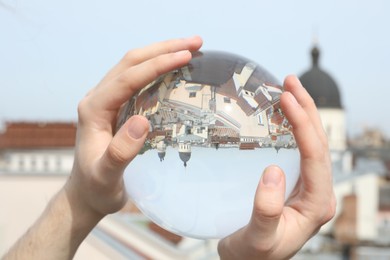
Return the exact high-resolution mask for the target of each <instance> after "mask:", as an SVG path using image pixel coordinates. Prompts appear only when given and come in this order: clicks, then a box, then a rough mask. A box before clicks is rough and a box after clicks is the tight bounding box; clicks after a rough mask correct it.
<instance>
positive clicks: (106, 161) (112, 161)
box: [99, 116, 149, 183]
mask: <svg viewBox="0 0 390 260" xmlns="http://www.w3.org/2000/svg"><path fill="white" fill-rule="evenodd" d="M148 130H149V122H148V120H147V119H146V118H145V117H142V116H133V117H131V118H130V119H129V120H128V121H127V122H126V123H125V124H124V125H123V126H122V127H121V128H120V129H119V131H118V132H117V133H116V135H115V136H114V138H113V139H112V141H111V142H110V144H109V145H108V147H107V149H106V151H105V153H104V154H103V156H102V157H101V159H100V160H99V168H100V169H101V172H102V173H103V176H102V178H103V180H105V181H106V182H109V183H111V182H114V183H115V182H117V181H118V180H119V179H120V178H119V177H121V176H122V174H123V170H124V169H125V168H126V166H127V165H128V164H129V163H130V162H131V161H132V160H133V159H134V157H135V156H136V155H137V154H138V152H139V150H140V149H141V148H142V147H143V145H144V142H145V138H146V136H147V134H148Z"/></svg>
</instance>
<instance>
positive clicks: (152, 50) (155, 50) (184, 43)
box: [102, 36, 203, 82]
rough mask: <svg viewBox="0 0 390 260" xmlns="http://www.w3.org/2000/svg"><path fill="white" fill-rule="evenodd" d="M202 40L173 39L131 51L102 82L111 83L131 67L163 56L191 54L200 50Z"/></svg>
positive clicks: (192, 38) (198, 38)
mask: <svg viewBox="0 0 390 260" xmlns="http://www.w3.org/2000/svg"><path fill="white" fill-rule="evenodd" d="M202 43H203V41H202V38H201V37H199V36H193V37H190V38H183V39H173V40H167V41H162V42H158V43H154V44H151V45H149V46H146V47H143V48H138V49H134V50H131V51H129V52H128V53H126V55H125V56H124V57H123V58H122V60H121V61H120V62H119V63H118V64H117V65H116V66H115V67H114V68H112V69H111V70H110V72H109V73H108V74H107V75H106V77H105V78H104V79H103V81H102V82H107V81H110V80H111V79H113V78H115V77H117V76H118V75H119V74H121V73H122V72H123V71H125V70H127V69H128V68H129V67H131V66H134V65H137V64H140V63H142V62H144V61H146V60H149V59H152V58H154V57H157V56H159V55H162V54H166V53H174V52H178V51H182V50H189V51H190V52H193V51H196V50H198V49H199V48H200V47H201V46H202Z"/></svg>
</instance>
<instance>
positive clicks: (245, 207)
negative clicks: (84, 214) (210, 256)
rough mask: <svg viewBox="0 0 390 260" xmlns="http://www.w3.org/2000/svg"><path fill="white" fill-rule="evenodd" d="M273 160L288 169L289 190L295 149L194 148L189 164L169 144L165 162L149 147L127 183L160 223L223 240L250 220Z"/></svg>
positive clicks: (133, 166) (294, 176)
mask: <svg viewBox="0 0 390 260" xmlns="http://www.w3.org/2000/svg"><path fill="white" fill-rule="evenodd" d="M271 164H277V165H279V166H280V167H281V168H282V169H283V170H284V171H285V173H286V180H287V194H289V193H290V192H291V190H292V188H293V186H294V184H295V182H296V180H297V177H298V166H299V152H298V150H296V149H281V150H279V152H277V151H276V150H275V149H272V148H269V149H268V148H264V149H257V150H238V149H228V148H224V149H218V150H217V149H214V148H204V147H193V148H192V154H191V159H190V160H189V161H188V163H187V167H184V165H183V162H182V161H181V160H180V158H179V154H178V150H177V149H175V148H172V147H168V148H167V150H166V156H165V159H164V161H160V158H159V157H158V155H157V151H156V150H148V151H147V152H145V153H144V154H143V155H139V156H137V157H136V159H135V160H134V161H133V162H132V163H131V165H130V166H129V167H128V168H127V169H126V173H125V182H126V187H127V189H128V191H129V194H130V196H131V197H132V199H133V200H134V201H135V202H136V204H137V205H138V206H139V207H140V209H141V210H142V211H143V212H144V213H145V214H146V215H147V216H149V217H150V218H152V220H153V221H155V222H156V223H157V224H159V225H161V226H163V227H165V228H167V229H169V230H171V231H173V232H175V233H178V234H180V235H186V236H191V237H196V238H219V237H224V236H226V235H228V234H230V233H232V232H234V231H235V230H237V229H239V228H240V227H242V226H244V225H245V224H247V222H248V220H249V217H250V214H251V211H252V205H253V198H254V194H255V190H256V188H257V184H258V182H259V180H260V177H261V174H262V171H263V169H264V168H265V167H266V166H268V165H271Z"/></svg>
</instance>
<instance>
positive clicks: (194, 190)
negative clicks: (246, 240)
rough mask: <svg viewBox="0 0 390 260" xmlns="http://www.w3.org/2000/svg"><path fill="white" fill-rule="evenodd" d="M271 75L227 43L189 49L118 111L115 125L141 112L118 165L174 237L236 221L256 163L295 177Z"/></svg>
mask: <svg viewBox="0 0 390 260" xmlns="http://www.w3.org/2000/svg"><path fill="white" fill-rule="evenodd" d="M282 91H283V88H282V86H281V85H280V84H279V83H278V81H277V80H276V79H275V78H274V77H273V76H272V75H271V74H270V73H268V72H267V71H266V70H265V69H263V68H262V67H261V66H259V65H258V64H256V63H255V62H253V61H251V60H249V59H247V58H244V57H241V56H238V55H235V54H232V53H227V52H220V51H202V52H196V53H193V57H192V59H191V61H190V62H189V63H188V64H187V65H186V66H184V67H182V68H180V69H177V70H173V71H171V72H169V73H167V74H165V75H163V76H161V77H159V78H158V79H156V80H155V81H154V82H152V83H151V84H149V85H148V86H146V87H145V88H143V89H142V90H141V91H140V92H139V93H138V94H137V95H136V96H134V97H132V98H131V99H130V100H129V101H128V102H127V103H126V104H125V106H124V107H123V109H122V110H121V112H120V113H119V118H118V127H120V126H121V125H123V123H124V122H125V121H126V120H127V119H128V118H129V117H131V116H132V115H143V116H145V117H146V118H148V120H149V123H150V129H149V134H148V136H147V139H146V141H145V144H144V146H143V148H142V149H141V151H140V152H139V154H138V156H137V157H136V158H135V159H134V160H133V161H132V162H131V163H130V164H129V166H128V167H127V168H126V170H125V173H124V179H125V186H126V189H127V191H128V193H129V196H130V198H131V199H132V200H133V201H134V203H135V204H136V206H137V207H138V208H139V209H140V210H141V211H142V212H143V213H144V214H145V215H146V216H147V217H149V218H150V219H151V220H152V221H153V222H155V223H156V224H157V225H159V226H161V227H163V228H165V229H167V230H169V231H171V232H173V233H175V234H178V235H181V236H186V237H193V238H200V239H207V238H221V237H224V236H227V235H229V234H231V233H233V232H234V231H236V230H238V229H240V228H241V227H243V226H245V225H246V224H247V223H248V222H249V219H250V217H251V213H252V209H253V202H254V195H255V191H256V189H257V185H258V183H259V180H260V178H261V175H262V172H263V170H264V168H265V167H267V166H269V165H272V164H274V165H278V166H280V167H281V168H282V169H283V170H284V172H285V174H286V197H287V196H288V195H289V194H290V193H291V191H292V189H293V188H294V185H295V183H296V181H297V179H298V176H299V151H298V149H296V142H295V139H294V136H293V134H292V132H291V126H290V124H289V122H288V120H287V119H286V118H285V117H284V114H283V111H282V110H281V108H280V104H279V100H280V95H281V93H282Z"/></svg>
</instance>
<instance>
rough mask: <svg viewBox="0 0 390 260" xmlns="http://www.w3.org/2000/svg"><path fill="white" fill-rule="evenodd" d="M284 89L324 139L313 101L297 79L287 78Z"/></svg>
mask: <svg viewBox="0 0 390 260" xmlns="http://www.w3.org/2000/svg"><path fill="white" fill-rule="evenodd" d="M284 89H285V90H286V91H288V92H291V94H293V95H294V97H295V99H296V100H297V102H298V103H299V104H300V105H301V106H302V108H303V109H304V110H305V111H306V113H307V114H308V116H309V118H310V120H311V121H312V122H313V126H314V127H315V129H316V131H317V133H318V134H319V135H320V136H321V138H326V136H325V132H324V129H323V126H322V122H321V118H320V115H319V113H318V110H317V107H316V105H315V103H314V100H313V99H312V97H311V96H310V94H309V93H308V92H307V91H306V89H305V88H304V87H303V86H302V84H301V82H300V81H299V79H298V78H297V77H296V76H293V75H290V76H287V77H286V79H285V81H284Z"/></svg>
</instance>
